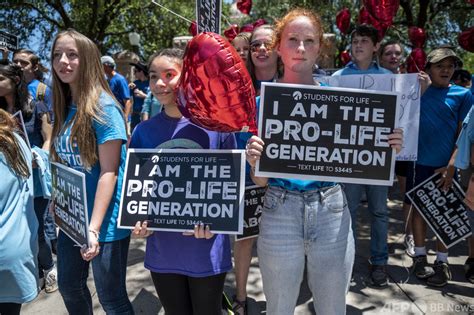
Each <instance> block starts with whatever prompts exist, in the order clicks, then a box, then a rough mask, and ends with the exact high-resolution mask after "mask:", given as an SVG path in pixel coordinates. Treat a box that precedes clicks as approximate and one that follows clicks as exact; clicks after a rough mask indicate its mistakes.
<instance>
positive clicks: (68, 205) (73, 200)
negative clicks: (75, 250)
mask: <svg viewBox="0 0 474 315" xmlns="http://www.w3.org/2000/svg"><path fill="white" fill-rule="evenodd" d="M51 184H52V194H51V197H52V198H51V199H52V201H53V203H54V214H55V215H54V221H55V223H56V225H57V226H58V227H59V228H60V229H61V230H62V231H63V232H64V233H66V235H67V236H69V237H70V238H71V239H72V240H73V241H74V243H76V244H77V245H79V246H81V247H82V246H89V218H88V213H87V194H86V177H85V175H84V173H81V172H78V171H76V170H74V169H72V168H70V167H67V166H64V165H62V164H59V163H54V162H52V163H51Z"/></svg>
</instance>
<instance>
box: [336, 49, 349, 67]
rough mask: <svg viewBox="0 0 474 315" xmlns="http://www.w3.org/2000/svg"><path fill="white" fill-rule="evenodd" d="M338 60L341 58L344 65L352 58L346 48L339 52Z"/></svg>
mask: <svg viewBox="0 0 474 315" xmlns="http://www.w3.org/2000/svg"><path fill="white" fill-rule="evenodd" d="M339 60H341V62H342V65H343V66H345V65H346V64H348V63H349V61H351V60H352V58H351V55H350V54H349V52H348V51H347V50H343V51H341V53H340V54H339Z"/></svg>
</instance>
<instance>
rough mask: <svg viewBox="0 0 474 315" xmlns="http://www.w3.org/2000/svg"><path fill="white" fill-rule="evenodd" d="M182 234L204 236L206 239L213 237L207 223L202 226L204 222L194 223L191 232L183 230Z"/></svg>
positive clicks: (196, 236)
mask: <svg viewBox="0 0 474 315" xmlns="http://www.w3.org/2000/svg"><path fill="white" fill-rule="evenodd" d="M183 235H185V236H193V235H194V237H195V238H205V239H206V240H208V239H211V238H213V237H214V233H212V232H211V228H210V227H209V225H206V226H205V227H204V224H202V223H201V224H196V225H195V226H194V231H193V232H183Z"/></svg>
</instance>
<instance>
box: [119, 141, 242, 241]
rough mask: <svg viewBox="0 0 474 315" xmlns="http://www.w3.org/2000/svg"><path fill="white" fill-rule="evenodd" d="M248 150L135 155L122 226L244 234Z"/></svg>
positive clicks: (125, 187) (128, 167) (129, 155)
mask: <svg viewBox="0 0 474 315" xmlns="http://www.w3.org/2000/svg"><path fill="white" fill-rule="evenodd" d="M244 190H245V156H244V151H243V150H203V149H193V150H188V149H185V150H182V149H181V150H180V149H130V150H128V152H127V162H126V167H125V176H124V184H123V188H122V199H121V201H120V213H119V219H118V226H119V227H120V228H130V229H132V228H133V227H134V226H135V224H136V222H137V221H140V222H144V221H145V220H147V221H148V228H149V229H150V230H164V231H189V230H193V229H194V226H195V225H196V224H200V223H203V224H206V225H209V226H210V228H211V231H212V232H214V233H223V234H239V233H242V229H243V225H242V219H243V208H244Z"/></svg>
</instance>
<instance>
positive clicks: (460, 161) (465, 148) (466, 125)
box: [454, 106, 474, 169]
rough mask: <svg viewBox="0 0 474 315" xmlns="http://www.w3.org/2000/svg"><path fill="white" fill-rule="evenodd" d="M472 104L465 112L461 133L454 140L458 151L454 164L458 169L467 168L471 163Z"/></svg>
mask: <svg viewBox="0 0 474 315" xmlns="http://www.w3.org/2000/svg"><path fill="white" fill-rule="evenodd" d="M473 109H474V106H471V110H470V111H469V113H468V114H467V116H466V118H465V119H464V121H463V123H462V129H461V133H460V134H459V138H458V140H457V141H456V145H457V146H458V153H457V154H456V160H455V161H454V166H456V167H457V168H460V169H467V168H468V167H469V165H470V164H471V146H472V144H473V143H474V116H473V115H474V110H473Z"/></svg>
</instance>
